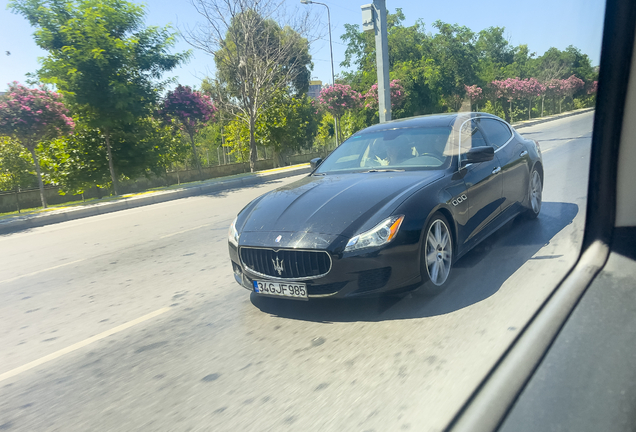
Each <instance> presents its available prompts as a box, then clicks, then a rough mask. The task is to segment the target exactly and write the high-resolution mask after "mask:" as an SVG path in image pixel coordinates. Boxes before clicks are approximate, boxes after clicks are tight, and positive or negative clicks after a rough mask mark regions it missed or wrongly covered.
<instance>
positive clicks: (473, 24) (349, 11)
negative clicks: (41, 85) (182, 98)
mask: <svg viewBox="0 0 636 432" xmlns="http://www.w3.org/2000/svg"><path fill="white" fill-rule="evenodd" d="M288 2H289V7H290V8H291V7H302V8H312V10H313V11H314V12H315V13H316V16H317V18H319V19H320V21H321V23H323V24H324V27H325V32H326V27H327V11H326V8H325V7H324V6H319V5H309V6H303V5H300V4H299V1H293V2H292V1H289V0H288ZM322 2H323V3H325V4H327V5H328V6H329V8H330V10H331V26H332V35H333V41H334V44H333V49H334V64H335V70H336V75H337V74H338V72H339V71H341V70H342V68H341V67H340V66H339V63H340V62H341V61H342V59H343V58H344V51H345V48H346V47H345V45H344V43H343V42H342V40H341V39H340V36H341V35H342V33H343V32H344V24H361V21H362V19H361V12H360V6H361V5H362V4H364V3H368V2H370V1H369V0H362V1H359V0H358V1H352V0H339V1H333V0H323V1H322ZM139 3H144V2H139ZM145 4H146V10H147V19H146V24H148V25H158V26H163V25H167V24H170V25H172V26H173V27H174V28H175V29H183V28H186V27H187V26H192V25H193V24H195V23H197V22H202V20H201V18H200V16H199V15H198V14H197V13H196V11H195V10H194V8H193V7H192V5H191V4H190V1H189V0H148V1H147V2H145ZM6 5H7V0H0V91H2V90H4V89H5V88H6V84H7V83H9V82H11V81H14V80H17V81H20V82H24V81H25V79H26V78H25V74H26V73H28V72H35V71H36V70H37V68H38V62H37V58H38V57H40V56H43V55H45V52H44V51H42V50H40V49H39V48H38V47H37V46H36V45H35V43H34V42H33V37H32V33H33V29H32V28H31V27H30V26H29V24H28V23H27V21H26V20H25V19H24V18H23V17H21V16H19V15H15V14H12V13H11V12H10V11H9V10H7V9H6ZM398 7H399V8H402V11H403V12H404V14H405V16H406V22H405V24H406V25H411V24H413V23H414V22H415V20H417V19H420V18H421V19H422V20H424V22H425V23H426V29H427V31H432V30H433V29H432V27H431V25H430V24H431V23H432V22H434V21H436V20H438V19H440V20H442V21H445V22H449V23H457V24H460V25H465V26H467V27H469V28H470V29H471V30H473V31H475V32H477V31H479V30H482V29H484V28H487V27H491V26H499V27H505V28H506V33H505V34H506V37H507V38H508V39H509V41H510V43H511V44H513V45H519V44H527V45H528V47H529V49H530V51H531V52H536V53H537V55H541V54H543V53H544V52H545V51H546V50H547V49H548V48H550V47H556V48H559V49H564V48H565V47H567V46H568V45H574V46H576V47H578V48H579V49H580V50H581V51H582V52H584V53H585V54H587V55H589V56H590V58H591V59H592V64H593V65H598V63H599V59H600V49H601V36H602V30H603V16H604V11H605V4H604V2H603V1H601V0H556V1H555V0H535V1H533V2H529V1H527V0H526V1H522V2H516V1H511V0H481V1H474V0H473V1H467V0H456V1H439V0H428V1H421V0H419V1H418V0H406V1H404V0H402V1H399V2H398V1H392V0H387V8H388V9H389V11H390V12H394V11H395V9H396V8H398ZM189 48H190V46H189V45H188V44H187V43H186V42H185V41H180V42H179V43H178V44H177V46H176V47H175V49H176V50H186V49H189ZM6 51H9V52H10V53H11V55H6ZM311 54H312V56H313V62H314V70H313V72H312V77H316V78H317V79H320V80H322V81H323V83H327V82H330V81H331V66H330V58H329V39H328V37H327V34H326V33H325V37H324V38H323V39H322V40H318V41H316V42H315V43H313V45H312V47H311ZM213 73H214V62H213V61H212V58H211V57H210V56H208V55H206V54H205V53H203V52H200V51H195V52H194V58H193V59H192V60H191V61H190V62H189V63H188V64H186V65H184V66H183V67H181V68H179V69H177V70H175V71H173V72H172V73H171V74H170V75H169V76H175V77H177V79H178V81H179V82H180V83H182V84H187V85H195V86H196V85H198V84H199V83H200V80H201V78H203V77H204V76H206V75H212V74H213Z"/></svg>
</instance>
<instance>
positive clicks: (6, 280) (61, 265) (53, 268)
mask: <svg viewBox="0 0 636 432" xmlns="http://www.w3.org/2000/svg"><path fill="white" fill-rule="evenodd" d="M85 259H86V258H82V259H78V260H77V261H71V262H67V263H64V264H60V265H58V266H55V267H49V268H47V269H44V270H38V271H34V272H33V273H27V274H23V275H20V276H16V277H14V278H11V279H5V280H3V281H0V284H3V283H6V282H13V281H14V280H18V279H22V278H25V277H29V276H35V275H36V274H40V273H44V272H47V271H49V270H55V269H57V268H60V267H64V266H67V265H71V264H76V263H78V262H80V261H84V260H85Z"/></svg>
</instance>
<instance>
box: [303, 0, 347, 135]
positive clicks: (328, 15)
mask: <svg viewBox="0 0 636 432" xmlns="http://www.w3.org/2000/svg"><path fill="white" fill-rule="evenodd" d="M300 2H301V3H302V4H317V5H322V6H324V7H326V8H327V23H328V26H329V52H330V54H331V85H335V84H336V78H335V74H334V70H333V44H332V43H331V13H330V12H329V6H327V5H326V4H324V3H319V2H315V1H312V0H300ZM333 118H334V122H335V125H336V145H340V137H339V135H340V133H339V130H338V117H337V116H336V115H334V117H333Z"/></svg>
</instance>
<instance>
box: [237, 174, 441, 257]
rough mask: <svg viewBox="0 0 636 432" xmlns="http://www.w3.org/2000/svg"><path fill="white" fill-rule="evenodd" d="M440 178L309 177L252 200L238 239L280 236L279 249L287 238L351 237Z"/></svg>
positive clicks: (242, 214) (242, 218)
mask: <svg viewBox="0 0 636 432" xmlns="http://www.w3.org/2000/svg"><path fill="white" fill-rule="evenodd" d="M443 175H444V173H443V172H442V171H404V172H369V173H352V174H341V175H327V176H308V177H305V178H303V179H302V180H299V181H297V182H294V183H291V184H289V185H287V186H284V187H281V188H279V189H276V190H274V191H272V192H269V193H267V194H265V195H263V196H262V197H261V198H259V199H257V200H255V201H253V202H252V203H251V204H250V205H248V206H247V207H246V208H245V209H244V210H243V212H241V215H240V216H239V223H238V224H237V225H238V226H237V228H239V231H240V232H241V237H243V233H246V234H247V233H262V234H265V233H276V236H275V237H277V236H278V235H281V239H280V240H279V242H277V243H278V245H280V246H282V247H284V246H286V245H287V243H288V240H289V239H290V235H285V234H286V233H313V234H321V235H326V236H327V238H331V239H333V236H338V235H342V236H352V235H354V234H355V233H356V232H358V231H359V230H361V229H362V228H364V229H368V228H371V227H372V226H374V225H375V224H377V223H379V222H380V221H381V220H382V218H384V217H388V216H389V215H390V214H391V213H392V212H393V210H394V209H395V208H396V207H397V206H398V205H399V204H400V203H402V202H403V201H404V199H405V198H406V197H408V196H409V195H411V194H412V193H413V192H415V191H416V190H418V189H420V188H422V187H424V186H425V185H427V184H429V183H431V182H433V181H435V180H437V179H439V178H441V177H442V176H443ZM241 224H242V225H241ZM247 237H252V238H255V237H258V238H261V237H262V235H258V236H254V235H247ZM266 237H268V238H269V237H271V235H267V236H266ZM275 237H272V241H273V240H274V238H275ZM296 237H298V235H296ZM305 237H306V236H305ZM250 243H251V242H250ZM288 246H289V245H288ZM295 247H298V246H295Z"/></svg>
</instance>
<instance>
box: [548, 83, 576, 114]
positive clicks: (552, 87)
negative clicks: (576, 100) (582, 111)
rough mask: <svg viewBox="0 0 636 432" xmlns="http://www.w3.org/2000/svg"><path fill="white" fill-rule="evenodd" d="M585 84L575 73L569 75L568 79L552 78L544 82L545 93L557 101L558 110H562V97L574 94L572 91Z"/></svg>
mask: <svg viewBox="0 0 636 432" xmlns="http://www.w3.org/2000/svg"><path fill="white" fill-rule="evenodd" d="M584 86H585V82H583V80H582V79H580V78H578V77H577V76H576V75H571V76H570V77H569V78H568V79H552V80H550V81H548V82H546V83H545V87H546V94H547V95H548V96H550V97H551V98H552V100H553V101H557V100H558V101H559V112H561V111H562V104H563V99H564V98H566V97H572V96H574V93H576V92H577V91H579V90H580V89H582V88H583V87H584Z"/></svg>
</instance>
